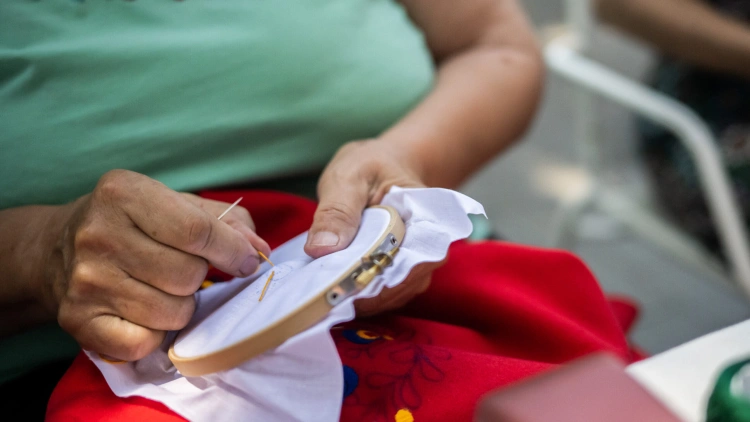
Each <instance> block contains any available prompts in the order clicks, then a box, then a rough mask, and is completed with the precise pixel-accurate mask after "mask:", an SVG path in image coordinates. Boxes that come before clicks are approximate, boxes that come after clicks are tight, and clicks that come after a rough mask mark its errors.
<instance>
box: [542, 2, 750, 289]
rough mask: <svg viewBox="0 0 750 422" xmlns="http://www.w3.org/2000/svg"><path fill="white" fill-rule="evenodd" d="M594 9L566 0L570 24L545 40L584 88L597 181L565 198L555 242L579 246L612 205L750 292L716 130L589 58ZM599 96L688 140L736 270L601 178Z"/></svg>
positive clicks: (559, 67)
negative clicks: (585, 221) (593, 214)
mask: <svg viewBox="0 0 750 422" xmlns="http://www.w3.org/2000/svg"><path fill="white" fill-rule="evenodd" d="M592 15H593V14H592V11H591V5H590V2H589V0H566V24H565V25H564V27H563V28H562V30H560V31H557V33H556V35H554V36H552V37H551V38H550V39H548V40H547V41H546V42H545V45H544V57H545V61H546V64H547V67H548V70H549V71H550V72H551V73H554V74H556V75H559V76H561V77H563V78H565V79H566V80H567V81H568V82H570V83H571V84H572V86H574V87H575V88H578V89H576V90H575V93H574V98H573V99H572V100H573V101H572V102H571V103H572V104H574V106H575V107H574V109H575V110H574V113H575V137H576V142H578V143H579V146H580V149H581V152H582V155H583V161H584V165H585V166H586V169H587V171H588V172H589V174H590V176H591V180H593V181H594V183H593V186H592V187H591V188H590V189H589V191H588V192H587V194H586V195H584V196H583V197H582V198H581V199H579V200H577V201H575V202H574V203H570V204H563V206H562V213H561V217H562V218H561V221H560V223H559V226H558V227H557V230H556V239H555V242H554V243H555V246H557V247H561V248H565V249H573V248H574V243H575V239H576V238H577V237H578V234H579V226H580V224H579V220H580V218H581V217H582V216H583V215H584V214H585V213H586V212H587V211H591V210H596V211H599V212H604V213H606V214H607V215H609V216H611V217H614V218H616V219H617V220H619V221H620V222H622V223H623V224H625V225H626V226H627V227H629V228H630V229H632V230H634V231H635V232H637V233H639V234H640V235H642V236H644V237H646V238H647V239H649V240H651V241H652V242H654V243H655V244H656V245H658V246H660V247H661V248H663V249H664V250H666V251H668V252H670V253H672V254H673V255H674V256H676V257H678V258H680V259H682V260H683V261H685V262H686V263H689V264H691V265H695V266H696V268H700V269H704V270H709V271H710V272H714V273H715V272H716V271H720V272H721V273H722V274H723V275H724V276H729V277H730V279H732V280H734V281H735V284H736V285H737V286H738V287H740V288H741V289H742V291H743V292H744V293H745V294H746V296H747V297H748V298H749V299H750V247H748V235H747V231H746V229H745V224H744V220H743V219H742V213H741V210H740V208H739V206H738V204H737V203H736V200H735V197H734V196H733V194H732V190H731V184H730V182H729V177H728V175H727V172H726V170H725V166H724V165H723V160H722V157H721V154H720V153H719V150H718V148H717V147H716V143H715V141H714V137H713V134H712V133H711V131H710V130H709V128H708V127H707V126H706V124H705V123H704V122H703V121H702V120H701V119H700V117H698V115H696V114H695V113H694V112H693V111H692V110H690V109H689V108H688V107H686V106H685V105H683V104H681V103H679V102H677V101H675V100H673V99H672V98H670V97H667V96H665V95H663V94H661V93H659V92H656V91H655V90H652V89H650V88H648V87H647V86H645V85H643V84H642V83H639V82H636V81H633V80H631V79H629V78H627V77H624V76H622V75H620V74H618V73H617V72H615V71H614V70H612V69H609V68H607V67H606V66H604V65H602V64H600V63H597V62H595V61H594V60H592V59H590V58H587V57H586V52H587V51H588V49H589V47H590V40H591V34H592V30H593V28H594V26H593V25H594V20H593V18H592ZM596 96H601V97H604V98H607V99H609V100H611V101H614V102H615V103H618V104H620V105H622V106H624V107H626V108H628V109H630V110H631V111H633V112H635V113H637V114H639V115H641V116H643V117H645V118H648V119H651V120H653V121H654V122H656V123H659V124H662V125H664V126H665V127H667V128H669V129H670V130H672V131H673V132H674V133H675V135H676V136H677V137H678V139H679V140H680V141H681V142H682V143H683V144H684V145H685V147H686V148H687V150H688V151H689V152H690V154H691V156H692V157H693V159H694V160H695V162H696V167H697V169H698V173H699V177H700V181H701V185H702V188H703V190H704V192H705V194H706V198H707V201H708V205H709V210H710V212H711V217H712V219H713V221H714V223H715V225H716V227H717V229H718V234H719V238H720V240H721V244H722V246H723V248H724V250H725V251H726V256H727V261H728V269H727V268H725V266H722V265H720V264H719V263H718V262H717V261H716V260H715V259H714V258H712V256H711V255H710V254H709V253H708V252H707V251H705V250H704V249H703V248H702V247H701V246H699V245H698V244H697V242H696V241H695V240H693V239H692V238H690V237H689V236H688V235H687V234H686V233H684V232H683V231H681V230H679V229H678V228H676V227H675V226H674V225H672V224H671V223H669V222H668V221H667V220H666V219H665V218H663V217H662V216H660V215H658V214H657V213H656V212H654V211H652V210H651V209H649V208H647V207H645V206H643V205H641V204H639V203H638V202H637V201H635V200H633V199H631V198H629V197H627V196H626V195H623V194H622V193H620V192H617V191H616V190H614V189H613V188H611V187H607V186H605V185H604V184H601V183H598V182H597V181H598V180H601V177H602V175H603V173H602V169H601V163H599V160H598V157H599V155H598V149H599V144H600V142H602V139H600V137H599V136H597V133H596V130H595V124H596V119H597V116H596V107H595V104H594V100H595V99H596Z"/></svg>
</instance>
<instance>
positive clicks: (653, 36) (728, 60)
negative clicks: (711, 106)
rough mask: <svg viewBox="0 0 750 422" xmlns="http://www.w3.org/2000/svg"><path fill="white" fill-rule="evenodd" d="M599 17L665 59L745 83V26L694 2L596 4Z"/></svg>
mask: <svg viewBox="0 0 750 422" xmlns="http://www.w3.org/2000/svg"><path fill="white" fill-rule="evenodd" d="M596 10H597V14H598V16H599V17H600V18H601V19H602V20H603V21H604V22H606V23H609V24H612V25H614V26H616V27H618V28H620V29H622V30H624V31H626V32H628V33H631V34H633V35H634V36H636V37H637V38H640V39H642V40H644V41H646V42H648V43H651V44H653V45H654V46H655V47H656V48H658V49H660V50H661V51H663V52H665V53H666V54H668V55H670V56H674V57H676V58H678V59H682V60H685V61H688V62H690V63H693V64H695V65H698V66H701V67H704V68H707V69H712V70H715V71H720V72H727V73H730V74H734V75H737V76H741V77H745V78H750V26H748V25H747V24H745V23H743V22H741V21H738V20H736V19H733V18H731V17H729V16H725V15H723V14H721V13H719V12H717V11H715V10H713V9H712V8H711V7H710V6H709V5H706V4H704V3H703V2H700V1H697V0H659V1H653V0H627V1H626V0H597V2H596Z"/></svg>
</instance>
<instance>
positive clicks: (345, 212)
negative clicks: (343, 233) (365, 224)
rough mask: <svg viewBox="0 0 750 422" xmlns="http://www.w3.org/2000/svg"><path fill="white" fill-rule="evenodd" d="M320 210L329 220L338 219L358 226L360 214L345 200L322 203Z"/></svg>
mask: <svg viewBox="0 0 750 422" xmlns="http://www.w3.org/2000/svg"><path fill="white" fill-rule="evenodd" d="M318 212H319V213H320V215H321V216H324V218H325V219H327V220H337V221H340V222H342V223H344V224H346V225H349V226H356V225H357V223H358V220H359V219H358V217H359V215H358V214H357V213H356V212H354V210H353V209H352V208H351V207H350V206H349V205H347V204H345V203H343V202H329V203H327V204H324V205H321V206H320V209H319V210H318Z"/></svg>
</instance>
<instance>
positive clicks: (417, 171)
mask: <svg viewBox="0 0 750 422" xmlns="http://www.w3.org/2000/svg"><path fill="white" fill-rule="evenodd" d="M402 3H403V4H404V6H405V8H406V10H407V12H408V13H409V15H410V17H411V19H412V20H413V21H414V22H415V23H416V25H417V26H418V27H419V28H421V29H422V32H423V33H424V35H425V38H426V40H427V43H428V46H429V48H430V50H431V52H432V55H433V57H434V59H435V62H436V64H437V82H436V84H435V86H434V87H433V90H432V92H430V94H429V95H427V97H426V98H425V99H424V100H423V101H422V102H421V103H420V104H419V105H418V106H417V107H416V108H414V109H413V110H412V111H411V112H410V113H409V114H407V115H406V116H405V117H404V118H403V119H402V120H400V121H399V122H397V123H396V124H395V125H394V126H393V127H391V128H390V129H388V130H386V131H385V132H384V133H383V134H382V135H381V136H379V137H378V138H375V139H368V140H364V141H357V142H351V143H349V144H347V145H345V146H344V147H342V148H341V150H339V152H338V153H337V154H336V156H335V157H334V158H333V160H332V161H331V163H329V165H328V167H327V168H326V170H325V171H324V172H323V175H322V177H321V179H320V181H319V183H318V196H319V198H320V203H319V205H318V210H317V211H316V213H315V221H314V223H313V226H312V227H311V229H310V235H309V236H308V241H307V245H306V246H305V250H306V252H307V253H308V254H310V255H311V256H314V257H318V256H322V255H326V254H328V253H331V252H335V251H338V250H341V249H343V248H345V247H346V246H348V245H349V243H350V242H351V240H352V239H353V238H354V235H355V234H356V232H357V228H358V226H359V220H360V216H361V213H362V210H363V209H364V208H365V207H366V206H367V205H372V204H377V203H379V202H380V201H381V200H382V198H383V196H384V195H385V193H387V192H388V190H389V189H390V188H391V187H392V186H401V187H418V186H440V187H448V188H454V187H456V186H458V185H459V184H460V183H461V182H462V181H464V180H465V179H466V178H467V177H469V176H470V175H471V174H472V173H473V172H475V171H476V170H477V169H479V167H481V166H482V165H483V164H484V163H486V162H487V161H489V160H491V159H492V158H494V157H495V156H496V155H497V154H498V153H499V152H501V151H502V150H503V149H505V148H507V147H508V146H509V145H510V144H511V143H513V142H514V141H515V140H516V139H518V138H519V137H520V136H521V134H522V133H523V132H524V131H525V130H526V128H527V127H528V125H529V123H530V122H531V119H532V117H533V115H534V112H535V110H536V107H537V104H538V102H539V97H540V93H541V88H542V80H543V64H542V60H541V55H540V51H539V48H538V46H537V43H536V39H535V37H534V32H533V30H532V28H531V26H530V25H529V22H528V21H527V19H526V17H525V15H524V13H523V11H522V10H521V8H520V7H519V5H518V2H517V1H516V0H464V1H453V0H402ZM438 265H439V264H430V265H426V266H421V267H417V269H415V270H414V271H412V273H411V274H410V276H409V278H408V279H407V280H405V281H404V282H403V283H401V284H400V285H398V286H396V287H395V288H393V289H386V290H384V291H383V292H382V293H381V294H380V295H379V296H377V297H374V298H370V299H366V300H363V301H357V302H355V305H356V306H357V312H358V314H359V315H367V314H372V313H376V312H381V311H384V310H387V309H393V308H395V307H398V306H401V305H403V304H404V303H406V302H407V301H408V300H410V299H411V298H412V297H414V295H416V294H418V293H420V292H422V291H424V290H425V289H426V288H427V286H429V280H430V274H431V273H432V270H434V269H435V267H436V266H438Z"/></svg>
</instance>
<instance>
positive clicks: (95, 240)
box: [73, 223, 114, 253]
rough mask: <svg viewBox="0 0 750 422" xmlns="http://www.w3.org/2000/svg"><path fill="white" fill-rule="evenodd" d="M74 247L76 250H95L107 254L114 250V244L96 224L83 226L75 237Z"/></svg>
mask: <svg viewBox="0 0 750 422" xmlns="http://www.w3.org/2000/svg"><path fill="white" fill-rule="evenodd" d="M73 246H74V248H75V250H87V249H88V250H95V251H97V253H106V252H109V251H111V250H112V249H113V247H114V244H113V243H112V242H111V241H110V236H107V235H106V234H105V233H104V231H103V230H102V229H101V228H100V227H99V225H97V224H95V223H86V224H83V225H81V226H80V227H79V228H78V230H76V232H75V234H74V235H73Z"/></svg>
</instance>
